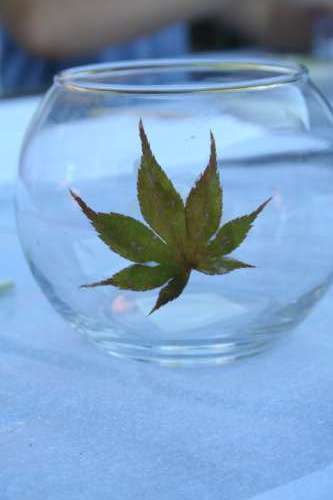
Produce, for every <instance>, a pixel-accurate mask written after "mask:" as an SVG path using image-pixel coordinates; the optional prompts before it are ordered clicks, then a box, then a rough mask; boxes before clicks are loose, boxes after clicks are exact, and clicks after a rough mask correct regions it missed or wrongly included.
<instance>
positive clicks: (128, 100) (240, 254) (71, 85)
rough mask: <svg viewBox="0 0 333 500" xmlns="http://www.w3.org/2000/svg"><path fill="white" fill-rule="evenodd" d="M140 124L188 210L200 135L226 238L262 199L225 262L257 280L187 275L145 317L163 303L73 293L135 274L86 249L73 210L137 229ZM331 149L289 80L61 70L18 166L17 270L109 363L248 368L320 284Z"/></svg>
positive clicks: (270, 67)
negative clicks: (174, 293) (108, 216)
mask: <svg viewBox="0 0 333 500" xmlns="http://www.w3.org/2000/svg"><path fill="white" fill-rule="evenodd" d="M140 120H142V122H143V125H144V128H145V131H146V134H147V137H148V140H149V142H150V146H151V150H152V152H153V154H154V155H155V157H156V159H157V160H158V162H159V164H160V165H161V166H162V168H163V170H164V172H165V174H166V175H167V176H168V177H169V179H170V180H171V181H172V183H173V185H174V187H175V189H176V190H177V191H178V192H179V193H180V195H181V197H182V198H183V200H184V202H185V200H186V198H187V196H188V194H189V192H190V190H191V188H192V187H193V185H194V184H195V182H196V181H197V180H198V178H199V177H200V175H201V174H202V172H203V170H204V169H205V167H206V166H207V163H208V158H209V153H210V131H212V132H213V134H214V137H215V140H216V148H217V160H218V170H219V174H220V180H221V184H222V186H223V218H222V224H223V223H226V222H227V221H229V220H232V219H235V218H237V217H240V216H243V215H244V214H250V213H252V212H253V211H254V210H255V209H256V208H257V207H258V206H259V205H260V204H261V203H263V202H264V201H265V200H267V199H268V198H270V197H272V200H271V201H270V203H269V204H268V205H267V206H266V207H265V209H264V210H263V211H262V212H261V213H260V214H259V215H258V217H257V219H256V220H255V221H254V223H253V227H252V229H251V230H250V231H249V233H248V235H247V236H246V238H245V239H244V241H243V243H242V244H241V245H240V246H239V247H237V248H236V249H235V251H234V252H233V253H232V254H231V255H229V256H228V257H231V258H233V259H238V260H240V261H243V262H246V263H249V264H251V265H253V266H256V267H255V268H253V269H252V268H244V269H239V270H236V271H234V272H230V273H228V274H224V275H208V274H203V273H200V272H197V271H193V272H192V274H191V277H190V279H189V282H188V284H187V286H186V287H185V289H184V291H183V293H182V294H181V295H180V296H179V297H178V298H177V299H176V300H174V301H172V302H170V303H168V304H167V305H165V306H164V307H162V308H160V309H159V310H158V311H155V312H154V313H153V314H149V312H150V311H151V310H152V308H153V306H154V304H155V303H156V300H157V297H158V294H159V289H153V290H146V291H140V292H139V291H131V290H122V289H119V288H117V287H116V286H112V285H109V286H100V287H96V288H82V285H84V284H89V283H94V282H98V281H100V280H103V279H107V278H110V277H111V276H112V275H114V274H115V273H117V272H118V271H120V270H121V269H123V268H125V267H127V266H129V265H131V264H132V262H129V260H128V259H126V258H124V256H120V255H118V253H116V252H115V251H113V250H112V249H110V248H109V247H108V246H107V245H106V244H105V243H104V242H103V241H102V240H101V239H100V238H99V237H98V235H97V232H96V231H95V229H94V228H93V227H92V225H91V223H90V221H89V218H88V217H87V216H86V215H85V214H84V213H83V211H82V210H81V209H80V207H79V206H78V204H77V203H76V202H75V200H74V199H73V197H72V196H71V195H70V190H73V191H74V192H75V193H76V194H78V195H79V196H80V197H81V199H82V200H84V201H85V203H87V204H88V205H89V206H90V207H91V208H92V209H93V210H94V211H95V212H104V213H109V212H113V213H118V214H123V215H126V216H130V217H133V218H135V219H137V220H139V221H141V222H142V223H145V224H146V225H147V222H146V221H145V220H144V218H143V216H142V213H141V211H140V205H139V200H138V192H137V189H138V188H137V178H138V174H139V169H140V162H141V143H140V137H139V122H140ZM332 137H333V129H332V113H331V109H330V108H329V106H328V104H327V102H326V101H325V99H324V98H323V97H322V96H321V95H320V93H319V92H318V91H317V89H316V88H315V87H314V85H313V84H312V83H311V80H310V79H309V76H308V74H307V71H306V69H304V68H302V67H300V66H295V65H291V64H279V63H277V62H267V61H265V60H262V61H256V60H252V61H248V60H244V61H240V60H237V61H234V62H233V61H230V60H228V61H223V60H221V59H185V60H156V61H142V62H136V63H121V64H110V65H101V66H90V67H82V68H76V69H72V70H68V71H65V72H63V73H61V74H60V75H59V76H57V77H56V78H55V81H54V85H53V87H52V88H51V89H50V91H49V92H48V93H47V95H46V96H45V98H44V100H43V102H42V104H41V106H40V107H39V110H38V112H37V113H36V115H35V117H34V119H33V122H32V124H31V126H30V129H29V131H28V133H27V136H26V140H25V144H24V147H23V151H22V159H21V167H20V175H19V182H18V191H17V219H18V228H19V234H20V238H21V241H22V245H23V248H24V252H25V255H26V258H27V260H28V262H29V264H30V267H31V269H32V272H33V274H34V276H35V278H36V279H37V281H38V283H39V284H40V286H41V288H42V290H43V291H44V293H45V295H46V296H47V297H48V299H49V300H50V302H51V303H52V304H53V306H54V307H55V309H56V310H57V311H58V312H59V313H60V314H61V315H62V316H63V317H64V318H65V319H66V320H67V321H68V322H69V323H70V324H71V325H73V326H74V327H75V328H76V329H77V330H78V331H79V332H82V333H84V334H85V335H86V336H87V337H89V338H90V339H91V340H92V341H93V342H95V343H96V344H98V345H99V346H102V347H103V348H104V349H106V350H107V351H108V352H109V353H111V354H114V355H118V356H125V357H130V358H134V359H138V360H145V361H155V362H160V363H166V364H171V365H178V364H185V363H194V364H199V363H221V362H225V361H229V360H233V359H236V358H239V357H242V356H247V355H251V354H254V353H256V352H258V351H260V350H262V349H263V348H264V347H265V346H266V345H268V344H269V343H271V342H272V341H274V340H276V339H277V338H279V337H280V335H281V333H285V332H287V331H289V330H290V329H291V328H293V327H295V326H296V325H298V324H299V323H300V322H301V321H302V320H303V319H304V318H305V317H306V315H307V314H308V313H309V312H310V311H311V309H312V307H313V306H314V305H315V304H316V302H318V300H319V299H320V298H321V297H322V295H323V294H324V292H325V291H326V289H327V288H328V286H329V285H330V283H331V280H332V271H333V263H332V256H331V249H330V248H329V247H328V245H327V244H326V235H327V232H328V231H331V229H332V227H333V210H332V199H333V197H332V186H333V169H332V165H333V155H332V152H333V149H332ZM155 187H156V186H155ZM155 187H152V188H151V189H152V190H154V189H155ZM154 193H155V192H153V191H151V192H150V193H149V192H146V194H145V196H153V195H155V194H156V193H155V194H154ZM156 196H157V198H156V200H157V202H156V203H157V204H156V207H155V211H154V210H153V213H155V215H156V214H159V210H160V205H159V203H160V198H159V196H160V193H158V192H157V195H156ZM158 200H159V201H158ZM207 200H208V202H209V198H207ZM207 200H206V201H207ZM175 210H176V208H175ZM95 212H94V213H95ZM175 214H176V212H175ZM158 216H159V215H158ZM169 216H170V212H169ZM169 218H170V219H173V216H172V213H171V216H170V217H169ZM208 219H209V217H208ZM208 219H207V220H208ZM192 222H193V221H192ZM164 223H167V221H164ZM192 226H193V223H192ZM153 229H154V230H155V232H158V230H156V227H155V228H153ZM192 229H193V228H192ZM121 230H122V229H121ZM200 230H201V228H200V221H199V219H198V231H200ZM111 233H112V231H111ZM123 234H125V235H126V234H127V233H126V228H125V226H124V231H123ZM180 236H181V237H183V236H184V235H180ZM113 237H114V235H113V234H110V238H113ZM126 237H127V238H128V234H127V236H126ZM211 237H212V238H213V236H211ZM162 239H163V238H162ZM146 260H147V259H146ZM146 265H147V266H148V267H149V266H155V265H156V262H146Z"/></svg>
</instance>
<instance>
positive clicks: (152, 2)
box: [0, 0, 333, 97]
mask: <svg viewBox="0 0 333 500" xmlns="http://www.w3.org/2000/svg"><path fill="white" fill-rule="evenodd" d="M0 22H1V31H0V92H1V96H2V97H10V96H20V95H28V94H38V93H41V92H43V91H44V90H45V89H46V88H47V87H48V86H49V85H50V84H51V83H52V79H53V76H54V74H55V73H57V72H58V71H60V70H62V69H64V68H67V67H70V66H73V65H78V64H86V63H96V62H107V61H117V60H133V59H139V58H150V57H173V56H182V55H186V54H188V53H198V52H200V53H208V54H209V53H212V52H214V53H218V54H221V55H223V54H224V53H230V52H232V53H233V54H235V55H240V56H242V55H244V54H247V55H256V56H257V55H263V54H264V55H267V56H269V55H271V54H274V55H278V57H279V58H283V57H289V58H293V59H296V60H297V61H301V62H304V63H305V64H307V65H308V66H309V67H310V70H311V71H312V74H313V77H314V79H315V80H316V82H317V83H318V85H319V86H320V87H321V88H322V90H324V92H325V93H326V94H331V93H333V91H332V90H331V86H332V85H331V84H332V76H331V74H332V71H331V70H332V67H333V64H332V61H333V0H321V1H320V0H264V1H263V0H233V1H231V0H219V1H217V0H207V2H205V5H204V6H203V5H202V2H199V1H198V0H177V1H175V0H170V1H169V2H167V5H166V2H162V1H160V0H137V1H136V2H135V3H133V1H132V0H122V1H121V2H120V1H119V0H108V1H105V0H96V1H95V2H94V3H93V5H92V4H91V2H88V1H86V0H81V1H78V0H59V1H57V2H55V1H54V0H43V1H41V0H2V1H1V2H0Z"/></svg>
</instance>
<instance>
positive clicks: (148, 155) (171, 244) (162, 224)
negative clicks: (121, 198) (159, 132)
mask: <svg viewBox="0 0 333 500" xmlns="http://www.w3.org/2000/svg"><path fill="white" fill-rule="evenodd" d="M139 130H140V139H141V145H142V158H141V165H140V168H139V173H138V182H137V193H138V201H139V204H140V210H141V213H142V216H143V218H144V220H145V222H146V223H147V225H145V224H143V223H142V222H139V221H137V220H136V219H133V218H132V217H128V216H125V215H121V214H117V213H112V212H111V213H101V212H95V211H94V210H92V209H91V208H90V207H89V206H88V205H87V204H86V203H85V202H84V201H83V200H82V199H81V198H80V197H79V196H78V195H77V194H75V193H74V192H73V191H71V194H72V196H73V198H74V200H75V201H76V202H77V203H78V205H79V206H80V208H81V210H82V211H83V213H84V214H85V215H86V217H88V219H89V220H90V222H91V224H92V226H93V227H94V229H95V230H96V232H97V234H98V236H99V238H100V239H101V240H102V241H103V242H104V243H105V244H106V245H108V247H109V248H110V249H111V250H112V251H113V252H116V253H117V254H118V255H120V256H122V257H124V258H125V259H127V260H129V261H131V262H133V264H132V265H131V266H129V267H126V268H125V269H123V270H121V271H120V272H118V273H116V274H115V275H114V276H112V277H111V278H109V279H106V280H103V281H99V282H97V283H92V284H89V285H84V287H85V288H93V287H99V286H110V285H111V286H115V287H117V288H119V289H122V290H133V291H147V290H153V289H155V288H161V287H162V288H161V290H160V293H159V297H158V299H157V302H156V304H155V306H154V308H153V310H152V311H151V313H153V312H155V311H157V310H158V309H159V308H161V307H162V306H164V305H166V304H167V303H168V302H171V301H173V300H175V299H176V298H178V297H179V296H180V295H181V294H182V293H183V291H184V289H185V287H186V285H187V283H188V281H189V279H190V275H191V272H192V271H193V270H196V271H198V272H201V273H204V274H207V275H223V274H227V273H231V272H233V271H236V270H239V269H250V268H253V267H254V266H252V265H250V264H246V263H244V262H241V261H239V260H236V259H233V258H231V257H230V256H229V254H231V253H232V252H233V251H234V250H236V249H237V248H238V247H239V246H240V245H241V244H242V243H243V242H244V240H245V239H246V237H247V235H248V233H249V231H250V229H251V228H252V225H253V223H254V222H255V220H256V218H257V217H258V215H259V214H260V213H261V212H262V211H263V210H264V208H265V207H266V205H267V204H268V203H269V201H270V199H269V200H267V201H266V202H265V203H263V204H262V205H260V207H258V208H257V209H256V210H255V211H254V212H252V213H251V214H249V215H245V216H243V217H239V218H237V219H234V220H231V221H229V222H227V223H226V224H224V225H222V227H220V225H221V220H222V214H223V203H222V199H223V190H222V185H221V182H220V178H219V172H218V169H217V157H216V145H215V139H214V136H213V134H211V147H210V158H209V162H208V165H207V167H206V169H205V170H204V172H203V174H202V175H201V177H200V178H199V179H198V181H197V182H196V183H195V185H194V186H193V188H192V189H191V191H190V193H189V195H188V197H187V200H186V202H185V203H184V201H183V200H182V198H181V196H180V195H179V193H178V192H177V191H176V189H175V187H174V185H173V184H172V182H171V180H170V179H169V178H168V176H167V175H166V173H165V172H164V170H163V169H162V167H161V166H160V165H159V164H158V162H157V160H156V158H155V157H154V155H153V153H152V151H151V148H150V144H149V141H148V138H147V136H146V133H145V130H144V127H143V124H142V122H141V121H140V127H139Z"/></svg>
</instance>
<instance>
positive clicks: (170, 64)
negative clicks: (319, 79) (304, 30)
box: [54, 57, 309, 95]
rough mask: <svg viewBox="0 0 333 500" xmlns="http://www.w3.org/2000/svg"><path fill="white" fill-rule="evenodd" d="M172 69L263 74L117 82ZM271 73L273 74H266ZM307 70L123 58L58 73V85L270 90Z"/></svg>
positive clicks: (243, 61)
mask: <svg viewBox="0 0 333 500" xmlns="http://www.w3.org/2000/svg"><path fill="white" fill-rule="evenodd" d="M168 70H169V71H170V70H173V71H175V70H178V71H201V72H203V71H205V72H207V73H209V72H211V73H212V72H215V73H218V72H219V73H220V74H221V75H222V73H223V72H224V73H226V72H229V75H230V74H231V73H232V72H233V71H251V70H252V71H253V72H257V73H261V74H262V75H261V76H256V77H253V78H249V77H247V78H244V79H242V78H240V79H238V80H237V81H226V82H223V81H218V79H216V81H209V82H206V81H200V80H199V81H196V82H186V83H163V84H149V85H147V84H141V83H140V84H138V83H128V82H127V83H126V82H121V83H119V82H118V81H114V82H112V78H114V80H116V78H119V76H123V77H124V79H126V76H127V77H128V76H130V75H132V76H133V75H135V74H140V73H141V74H153V73H160V74H162V73H164V74H165V73H166V72H167V71H168ZM269 72H271V73H272V75H271V76H265V74H267V73H269ZM106 75H108V77H109V78H110V77H111V81H107V82H105V81H99V80H98V78H100V77H103V76H106ZM308 75H309V72H308V69H307V68H306V67H305V66H304V65H302V64H298V63H295V62H290V61H280V60H278V59H267V58H221V57H186V58H173V59H172V58H171V59H141V60H136V61H120V62H111V63H97V64H91V65H85V66H76V67H72V68H69V69H66V70H64V71H62V72H60V73H58V74H57V75H56V76H55V78H54V81H55V84H56V85H60V86H61V87H65V88H66V89H67V90H69V91H77V92H90V93H99V92H109V93H116V94H136V95H149V94H151V95H154V94H155V95H156V94H157V95H165V94H202V93H213V92H241V91H251V90H252V91H253V90H263V89H271V88H274V87H277V86H281V85H286V84H292V83H296V82H300V81H302V80H306V79H307V78H308Z"/></svg>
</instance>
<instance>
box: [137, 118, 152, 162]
mask: <svg viewBox="0 0 333 500" xmlns="http://www.w3.org/2000/svg"><path fill="white" fill-rule="evenodd" d="M139 132H140V139H141V146H142V153H143V154H144V155H145V154H147V153H150V146H149V141H148V137H147V134H146V131H145V128H144V126H143V121H142V118H140V121H139Z"/></svg>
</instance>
